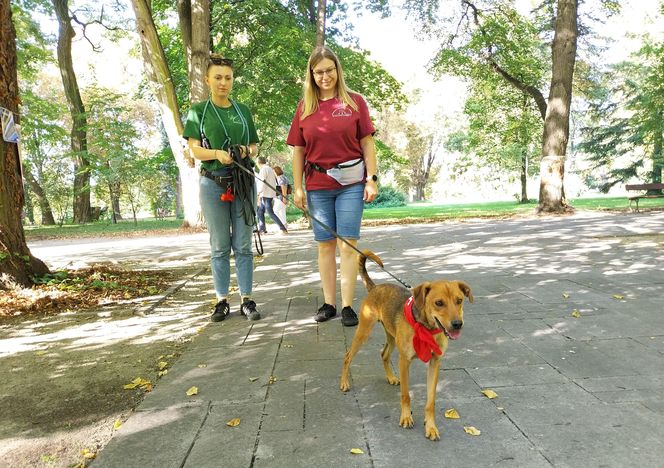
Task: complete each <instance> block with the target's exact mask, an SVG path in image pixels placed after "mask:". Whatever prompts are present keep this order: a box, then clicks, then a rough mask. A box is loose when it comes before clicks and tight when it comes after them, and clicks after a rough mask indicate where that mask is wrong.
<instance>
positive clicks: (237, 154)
mask: <svg viewBox="0 0 664 468" xmlns="http://www.w3.org/2000/svg"><path fill="white" fill-rule="evenodd" d="M241 151H242V150H241V149H240V148H239V145H233V146H231V147H230V148H229V151H228V152H229V153H230V154H231V156H232V157H233V164H235V165H236V166H237V167H238V168H239V169H241V170H242V171H245V172H247V173H249V174H250V175H251V176H252V177H254V178H256V179H257V180H260V181H261V182H262V183H264V184H265V185H266V186H268V187H270V188H271V189H272V190H274V191H275V192H277V193H279V189H277V188H276V187H273V186H272V185H270V184H269V183H267V182H266V181H264V180H263V179H261V178H260V177H258V176H257V175H256V173H255V172H253V171H250V170H249V169H247V167H246V166H247V164H246V163H243V162H242V156H241V154H242V153H241ZM236 158H239V161H236ZM245 159H249V158H245ZM297 208H298V209H299V210H301V211H302V212H303V213H304V214H305V215H307V216H308V217H310V218H311V219H313V220H314V221H316V222H317V223H318V224H320V225H321V226H323V228H324V229H325V230H326V231H327V232H329V233H330V234H332V235H333V236H334V237H335V238H337V239H339V240H340V241H342V242H343V243H345V244H346V245H348V246H349V247H350V248H352V249H353V250H354V251H355V252H357V253H358V254H360V255H361V256H363V257H364V256H365V255H364V254H363V253H362V251H360V250H359V249H358V248H357V247H355V246H354V245H353V244H351V243H350V242H349V241H348V240H347V239H345V238H343V237H342V236H340V235H339V234H338V233H337V232H336V231H335V230H334V229H332V228H331V227H330V226H328V225H327V224H325V223H324V222H322V221H321V220H319V219H318V218H316V217H315V216H313V215H312V214H311V213H309V210H307V209H306V208H300V207H297ZM261 246H262V244H261ZM367 258H368V259H369V260H371V261H372V262H374V263H375V264H376V265H378V266H379V267H380V269H381V270H383V271H384V272H385V273H387V274H388V275H390V276H391V277H392V278H394V279H395V280H396V281H397V282H399V283H401V284H402V285H403V286H405V287H406V288H407V289H412V286H410V285H409V284H408V283H406V282H405V281H403V280H402V279H401V278H399V277H398V276H396V275H394V274H392V273H390V272H389V271H388V270H386V269H385V268H384V267H383V265H381V264H380V263H378V262H377V261H376V260H374V259H373V258H371V257H367Z"/></svg>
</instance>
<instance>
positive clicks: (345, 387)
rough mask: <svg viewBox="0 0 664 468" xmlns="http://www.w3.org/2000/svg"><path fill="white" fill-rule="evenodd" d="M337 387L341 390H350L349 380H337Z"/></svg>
mask: <svg viewBox="0 0 664 468" xmlns="http://www.w3.org/2000/svg"><path fill="white" fill-rule="evenodd" d="M339 389H340V390H341V391H342V392H347V391H348V390H350V382H348V380H346V381H343V380H342V381H341V382H339Z"/></svg>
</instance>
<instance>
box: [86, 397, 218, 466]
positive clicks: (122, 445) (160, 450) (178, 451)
mask: <svg viewBox="0 0 664 468" xmlns="http://www.w3.org/2000/svg"><path fill="white" fill-rule="evenodd" d="M208 411H209V407H208V405H207V404H202V405H197V406H185V407H182V406H178V407H174V408H169V407H166V408H160V409H152V410H148V411H143V410H141V411H139V412H137V414H135V415H134V416H133V417H131V418H129V419H128V420H127V421H126V422H125V423H124V424H123V425H122V427H121V428H120V429H119V430H118V431H117V433H116V434H115V435H114V436H113V438H112V439H111V441H110V442H109V443H108V445H107V446H106V447H104V450H103V453H100V454H99V455H98V456H97V458H96V459H95V461H94V466H95V467H109V468H116V467H117V466H121V465H132V466H181V465H182V463H184V461H185V460H186V458H187V454H188V452H189V450H190V448H191V445H192V444H193V443H194V440H195V438H196V434H197V433H198V431H199V430H200V428H201V425H202V424H203V422H204V421H205V418H206V417H207V413H208Z"/></svg>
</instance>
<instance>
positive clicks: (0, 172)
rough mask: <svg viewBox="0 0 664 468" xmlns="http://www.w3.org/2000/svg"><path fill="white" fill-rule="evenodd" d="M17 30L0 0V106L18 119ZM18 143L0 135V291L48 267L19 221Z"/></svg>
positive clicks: (23, 283)
mask: <svg viewBox="0 0 664 468" xmlns="http://www.w3.org/2000/svg"><path fill="white" fill-rule="evenodd" d="M16 65H17V64H16V32H15V30H14V24H13V23H12V14H11V8H10V6H9V0H0V107H4V108H6V109H9V110H10V111H12V112H14V115H15V116H16V119H17V120H18V115H19V112H18V103H19V98H18V77H17V75H16ZM20 164H21V163H20V160H19V154H18V145H17V144H15V143H6V142H5V141H4V139H1V138H0V290H3V289H8V288H11V287H14V286H16V285H19V286H30V285H32V279H31V277H32V276H34V275H43V274H45V273H48V267H47V266H46V265H45V264H44V262H42V261H41V260H39V259H37V258H35V257H33V256H32V254H31V253H30V249H29V248H28V245H27V243H26V241H25V232H24V231H23V224H22V223H21V211H22V209H23V202H24V198H23V197H24V195H23V180H22V178H21V170H20Z"/></svg>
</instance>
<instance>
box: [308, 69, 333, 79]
mask: <svg viewBox="0 0 664 468" xmlns="http://www.w3.org/2000/svg"><path fill="white" fill-rule="evenodd" d="M311 72H312V73H313V74H314V76H315V77H316V78H323V75H327V76H332V75H334V74H335V73H336V72H337V67H330V68H328V69H327V70H311Z"/></svg>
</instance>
